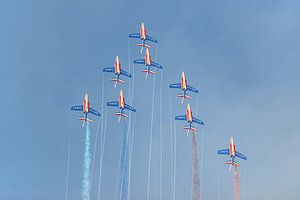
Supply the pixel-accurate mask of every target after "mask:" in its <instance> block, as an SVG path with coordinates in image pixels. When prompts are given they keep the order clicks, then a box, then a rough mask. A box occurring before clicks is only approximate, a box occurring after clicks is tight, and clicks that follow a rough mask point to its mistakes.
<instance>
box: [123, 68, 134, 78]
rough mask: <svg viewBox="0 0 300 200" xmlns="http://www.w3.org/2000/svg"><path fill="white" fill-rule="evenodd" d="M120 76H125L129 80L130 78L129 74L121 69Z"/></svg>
mask: <svg viewBox="0 0 300 200" xmlns="http://www.w3.org/2000/svg"><path fill="white" fill-rule="evenodd" d="M121 74H122V75H124V76H127V77H129V78H131V77H132V76H131V74H129V73H128V72H126V71H124V70H123V69H121Z"/></svg>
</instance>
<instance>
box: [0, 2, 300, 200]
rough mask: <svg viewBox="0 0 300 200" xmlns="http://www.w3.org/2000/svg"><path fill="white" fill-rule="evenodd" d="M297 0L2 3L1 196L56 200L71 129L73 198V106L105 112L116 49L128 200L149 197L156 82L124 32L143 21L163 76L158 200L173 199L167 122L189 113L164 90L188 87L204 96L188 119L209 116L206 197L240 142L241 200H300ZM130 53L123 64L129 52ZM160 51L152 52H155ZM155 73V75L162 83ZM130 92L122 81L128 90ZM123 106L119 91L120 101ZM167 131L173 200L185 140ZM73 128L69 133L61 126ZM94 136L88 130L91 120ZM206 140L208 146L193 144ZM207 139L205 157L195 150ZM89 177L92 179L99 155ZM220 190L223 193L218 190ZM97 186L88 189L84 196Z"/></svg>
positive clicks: (110, 176)
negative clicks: (127, 113)
mask: <svg viewBox="0 0 300 200" xmlns="http://www.w3.org/2000/svg"><path fill="white" fill-rule="evenodd" d="M299 9H300V4H299V3H298V2H296V1H251V2H241V1H226V2H224V1H192V0H189V1H177V2H174V1H164V2H162V1H151V2H150V1H147V2H146V1H144V2H143V1H79V0H76V1H56V0H53V1H43V2H41V1H33V0H31V1H6V2H3V3H2V6H1V8H0V25H1V30H0V36H1V37H0V38H1V46H0V55H1V59H0V64H1V84H0V85H1V86H0V87H1V91H2V94H3V95H2V98H1V100H0V102H1V105H2V117H1V121H2V131H1V133H2V134H1V136H2V137H1V140H0V155H1V161H2V162H1V167H0V169H1V170H0V177H1V179H0V188H1V192H0V199H8V200H10V199H11V200H18V199H22V200H27V199H28V200H29V199H30V200H35V199H39V200H40V199H45V200H47V199H65V184H66V168H67V150H68V144H69V140H68V137H69V133H70V130H71V133H72V138H71V158H70V179H69V180H70V182H69V199H74V200H76V199H80V190H81V176H82V160H83V150H84V146H83V142H84V141H83V139H84V129H83V128H81V126H80V122H78V121H77V120H76V118H77V117H78V116H79V115H80V113H74V112H71V111H70V106H72V105H76V104H80V103H81V102H82V99H83V97H84V94H85V92H88V94H89V96H90V101H91V105H92V106H93V107H94V108H96V109H98V110H100V112H101V113H102V115H103V116H104V113H105V109H106V108H105V107H104V108H102V107H101V98H102V97H101V83H102V78H103V79H104V83H105V84H104V93H105V96H104V100H105V101H109V100H113V99H115V98H116V97H117V94H118V92H119V91H118V90H116V89H114V88H113V86H112V84H111V83H110V81H109V78H110V75H108V74H105V75H104V76H103V74H102V72H101V69H102V68H103V67H107V66H111V65H113V62H114V59H115V56H116V55H117V54H118V55H119V57H120V59H121V62H122V63H123V64H124V66H125V67H126V68H125V69H127V70H129V67H130V69H131V70H133V69H134V70H135V71H134V73H135V80H134V81H135V86H134V95H133V99H132V101H133V105H134V106H135V107H136V108H137V110H138V112H137V113H136V115H135V116H136V123H135V135H136V137H135V139H134V141H135V142H134V147H133V148H134V150H133V161H132V179H131V181H132V182H131V186H132V187H131V197H132V199H144V198H145V196H146V195H145V194H146V189H147V166H148V151H149V129H150V116H151V99H152V85H153V78H150V79H149V80H145V79H144V77H143V76H144V75H143V74H142V73H141V72H140V69H141V67H140V66H134V65H133V64H130V65H129V64H128V63H129V60H128V58H129V57H130V60H131V61H132V59H134V58H139V57H141V54H140V53H139V49H138V48H137V47H136V46H135V42H134V41H128V38H127V36H128V34H129V33H132V32H137V31H138V28H139V25H140V22H142V21H144V22H145V24H146V28H147V29H148V33H149V34H150V35H152V36H155V37H157V38H158V40H159V42H160V43H159V46H158V49H157V62H159V63H161V64H162V65H163V66H164V69H163V96H162V98H163V106H164V107H163V110H162V112H163V122H164V126H163V141H164V143H163V158H164V162H163V183H164V185H163V197H164V199H169V198H170V196H171V180H172V177H171V171H170V168H171V158H170V156H171V152H170V149H171V147H170V146H171V139H172V138H170V113H169V96H170V97H171V98H172V102H171V106H172V115H175V114H181V113H184V111H185V107H184V106H182V105H181V104H180V101H179V100H178V99H176V95H177V92H176V91H169V89H168V85H169V84H170V83H172V82H177V81H179V78H180V74H181V71H182V70H184V71H185V73H186V75H187V78H188V81H189V82H190V83H191V84H192V85H194V86H195V87H198V88H199V89H200V94H199V95H198V106H197V105H196V104H197V101H196V100H197V98H196V97H195V96H194V98H193V100H192V102H191V104H192V109H194V110H195V108H196V107H198V113H196V112H195V111H194V115H196V116H197V117H199V118H201V119H202V120H203V121H204V122H205V124H206V125H205V127H204V128H200V130H199V132H198V134H197V141H198V147H199V155H201V154H202V157H201V158H200V160H201V161H202V162H201V170H202V177H201V183H202V193H201V195H202V200H205V199H217V195H218V193H219V194H220V197H221V199H232V197H233V177H232V176H233V174H232V173H229V172H228V169H227V166H225V165H224V161H225V160H226V157H223V156H218V155H216V150H217V149H219V148H225V147H226V146H227V145H228V142H229V137H230V136H231V135H232V136H234V137H235V142H236V144H237V148H238V150H240V151H241V152H243V153H245V154H246V155H247V156H248V159H249V160H248V161H246V162H241V167H240V192H241V198H242V199H249V200H252V199H257V200H260V199H275V200H277V199H278V200H279V199H287V200H296V199H299V198H300V192H299V190H298V186H299V184H300V181H299V177H300V172H299V168H300V160H299V155H298V149H299V144H300V136H299V132H300V125H299V123H298V120H297V119H298V117H297V116H298V113H299V112H300V107H299V106H298V104H299V102H300V101H299V100H300V94H299V86H300V80H299V77H298V76H299V74H300V69H299V61H298V60H299V56H298V55H299V53H300V48H299V46H300V44H299V39H298V37H299V33H300V26H299V24H300V14H299ZM129 50H130V56H129ZM151 53H152V54H153V57H155V56H154V54H155V48H153V49H151ZM160 78H161V72H159V74H158V75H157V79H156V80H157V81H156V83H157V82H159V81H160ZM159 87H160V85H159V84H157V85H156V89H157V91H156V96H155V106H156V107H157V109H155V112H154V119H155V120H154V127H153V128H154V132H153V154H152V156H153V157H152V171H151V174H152V176H151V185H150V189H151V190H150V191H151V198H152V199H158V197H159V186H158V183H159V182H158V181H159V153H160V152H159V141H160V140H159V139H160V137H159V133H160V132H159V112H160V110H159V109H158V107H159V99H160V96H159ZM124 92H125V97H127V94H128V87H127V86H125V87H124ZM127 98H128V97H127ZM107 111H108V119H109V120H108V123H107V138H106V146H105V154H104V162H103V178H102V181H103V182H102V186H103V187H102V192H101V197H102V199H115V198H116V185H117V178H118V165H119V164H118V163H119V156H120V148H121V126H119V125H118V124H117V122H116V119H115V118H114V117H113V111H114V110H113V109H110V108H109V109H107ZM182 125H183V123H180V122H178V123H176V147H177V148H176V149H177V157H176V158H177V165H176V169H177V173H176V197H177V199H188V198H190V196H189V195H190V187H191V137H186V136H185V135H184V134H183V131H182V130H181V127H182ZM70 127H71V128H70ZM91 130H92V141H94V140H95V137H96V134H97V131H96V130H97V122H96V123H94V124H93V126H92V128H91ZM202 134H203V145H202ZM201 145H202V153H201V151H200V150H201ZM96 153H97V154H96V157H95V162H96V163H97V164H96V165H95V174H94V176H93V177H94V179H95V180H98V174H99V173H98V172H99V152H98V150H97V152H96ZM218 185H219V187H218ZM96 188H97V185H95V184H93V188H92V198H93V199H95V198H96V190H97V189H96Z"/></svg>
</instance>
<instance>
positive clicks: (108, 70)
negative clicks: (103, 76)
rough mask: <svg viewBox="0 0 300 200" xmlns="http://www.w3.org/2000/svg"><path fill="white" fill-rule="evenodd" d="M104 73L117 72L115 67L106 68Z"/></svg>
mask: <svg viewBox="0 0 300 200" xmlns="http://www.w3.org/2000/svg"><path fill="white" fill-rule="evenodd" d="M103 72H113V73H114V72H115V69H114V68H113V67H104V68H103Z"/></svg>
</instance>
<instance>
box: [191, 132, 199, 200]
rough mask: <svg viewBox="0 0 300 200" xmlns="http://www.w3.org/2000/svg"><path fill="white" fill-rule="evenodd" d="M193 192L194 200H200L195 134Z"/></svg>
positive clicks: (194, 139) (194, 138)
mask: <svg viewBox="0 0 300 200" xmlns="http://www.w3.org/2000/svg"><path fill="white" fill-rule="evenodd" d="M192 149H193V150H192V151H193V153H192V154H193V155H192V156H193V186H192V187H193V192H192V200H200V177H199V163H198V156H197V141H196V137H195V135H194V134H193V147H192Z"/></svg>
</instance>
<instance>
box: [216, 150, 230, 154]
mask: <svg viewBox="0 0 300 200" xmlns="http://www.w3.org/2000/svg"><path fill="white" fill-rule="evenodd" d="M217 154H225V155H229V149H222V150H219V151H218V152H217Z"/></svg>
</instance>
